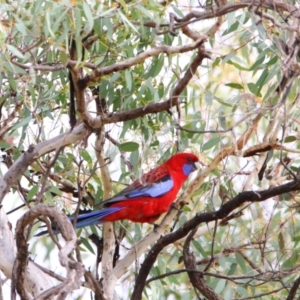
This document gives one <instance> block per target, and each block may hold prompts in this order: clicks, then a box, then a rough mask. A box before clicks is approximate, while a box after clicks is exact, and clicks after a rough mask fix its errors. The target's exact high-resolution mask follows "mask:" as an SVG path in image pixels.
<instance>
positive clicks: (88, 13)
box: [82, 2, 94, 30]
mask: <svg viewBox="0 0 300 300" xmlns="http://www.w3.org/2000/svg"><path fill="white" fill-rule="evenodd" d="M82 6H83V11H84V14H85V16H86V18H87V21H88V23H89V30H91V29H92V28H93V27H94V17H93V14H92V11H91V9H90V6H89V5H88V4H87V3H86V2H83V4H82Z"/></svg>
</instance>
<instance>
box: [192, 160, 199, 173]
mask: <svg viewBox="0 0 300 300" xmlns="http://www.w3.org/2000/svg"><path fill="white" fill-rule="evenodd" d="M198 169H200V163H199V161H197V162H195V163H194V164H193V171H196V170H198Z"/></svg>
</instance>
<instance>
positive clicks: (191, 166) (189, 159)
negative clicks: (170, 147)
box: [166, 153, 199, 176]
mask: <svg viewBox="0 0 300 300" xmlns="http://www.w3.org/2000/svg"><path fill="white" fill-rule="evenodd" d="M198 161H199V159H198V157H197V156H196V155H195V154H193V153H178V154H175V155H173V156H172V157H170V158H169V160H168V161H167V162H166V163H167V164H168V165H169V167H170V168H171V169H172V170H174V171H178V172H183V173H184V175H185V176H189V175H190V173H191V172H193V171H195V170H196V169H197V168H196V165H195V163H196V162H198Z"/></svg>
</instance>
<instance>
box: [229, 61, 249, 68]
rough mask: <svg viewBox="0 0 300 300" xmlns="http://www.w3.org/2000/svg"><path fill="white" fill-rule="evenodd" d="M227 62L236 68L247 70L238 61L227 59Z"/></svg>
mask: <svg viewBox="0 0 300 300" xmlns="http://www.w3.org/2000/svg"><path fill="white" fill-rule="evenodd" d="M227 63H228V64H229V65H233V66H235V67H236V68H237V69H238V70H242V71H248V68H246V67H243V66H241V65H239V64H238V63H236V62H233V61H232V60H229V61H228V62H227Z"/></svg>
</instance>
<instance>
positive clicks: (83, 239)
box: [80, 237, 95, 254]
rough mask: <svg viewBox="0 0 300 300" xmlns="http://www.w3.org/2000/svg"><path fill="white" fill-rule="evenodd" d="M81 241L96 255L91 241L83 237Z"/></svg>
mask: <svg viewBox="0 0 300 300" xmlns="http://www.w3.org/2000/svg"><path fill="white" fill-rule="evenodd" d="M80 241H81V242H82V244H83V245H84V246H85V247H86V248H87V249H88V250H89V251H90V252H91V253H93V254H95V251H94V249H93V247H92V246H91V244H90V243H89V241H88V240H87V239H85V238H83V237H81V238H80Z"/></svg>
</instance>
